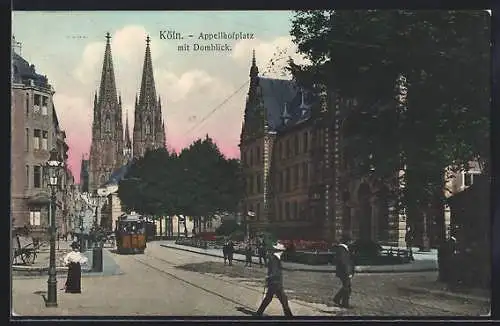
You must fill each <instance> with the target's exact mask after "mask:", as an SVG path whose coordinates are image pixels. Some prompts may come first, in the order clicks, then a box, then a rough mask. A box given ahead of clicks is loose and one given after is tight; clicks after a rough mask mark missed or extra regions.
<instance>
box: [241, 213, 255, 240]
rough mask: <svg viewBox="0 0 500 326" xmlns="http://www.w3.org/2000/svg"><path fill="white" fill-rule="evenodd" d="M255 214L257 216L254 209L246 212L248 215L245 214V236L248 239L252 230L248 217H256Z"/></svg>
mask: <svg viewBox="0 0 500 326" xmlns="http://www.w3.org/2000/svg"><path fill="white" fill-rule="evenodd" d="M255 216H256V214H255V212H253V211H248V212H247V213H246V216H245V226H244V227H245V237H246V238H247V239H248V237H249V236H250V234H249V233H250V232H249V231H250V226H249V223H248V217H255Z"/></svg>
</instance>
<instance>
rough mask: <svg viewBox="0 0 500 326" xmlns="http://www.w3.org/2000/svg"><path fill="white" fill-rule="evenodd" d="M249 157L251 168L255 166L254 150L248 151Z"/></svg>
mask: <svg viewBox="0 0 500 326" xmlns="http://www.w3.org/2000/svg"><path fill="white" fill-rule="evenodd" d="M248 156H249V157H250V164H249V166H253V153H252V149H250V150H249V151H248Z"/></svg>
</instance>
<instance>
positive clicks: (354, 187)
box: [240, 54, 406, 246]
mask: <svg viewBox="0 0 500 326" xmlns="http://www.w3.org/2000/svg"><path fill="white" fill-rule="evenodd" d="M361 108H362V106H361V105H360V104H358V103H357V101H356V99H348V98H340V97H339V96H338V94H337V93H336V92H335V91H333V90H327V89H323V90H322V91H320V92H319V93H318V92H317V91H316V94H313V93H312V92H310V91H308V90H305V89H301V88H300V87H298V86H297V85H296V84H295V83H294V82H293V81H289V80H280V79H271V78H263V77H259V70H258V67H257V64H256V60H255V54H254V56H253V58H252V65H251V68H250V87H249V92H248V97H247V101H246V106H245V115H244V121H243V126H242V132H241V137H240V154H241V161H242V165H243V169H244V178H245V183H246V196H245V198H244V200H243V202H242V203H241V212H242V214H243V215H244V216H246V221H247V224H248V226H249V231H250V233H251V234H252V233H255V232H256V231H264V230H266V231H271V232H272V233H274V234H275V235H276V236H278V237H281V238H298V239H325V240H329V241H335V240H337V241H338V240H340V239H342V238H343V237H345V236H348V237H350V238H352V239H364V240H376V241H379V242H382V243H387V244H391V245H399V246H404V245H405V243H404V236H405V230H406V217H405V216H404V215H402V214H401V213H400V211H399V210H398V209H397V204H398V200H397V198H394V196H391V195H390V194H391V193H394V190H395V189H397V188H399V187H402V186H403V185H401V184H400V183H399V180H398V178H397V172H395V176H394V180H376V179H375V178H374V177H373V176H372V175H371V174H370V173H367V174H366V175H364V176H359V175H354V174H353V173H352V165H351V164H352V163H353V162H351V161H350V155H349V152H348V150H347V148H348V147H346V146H344V145H345V144H346V142H348V141H349V139H348V138H349V137H350V136H349V133H348V126H349V123H350V122H349V119H351V120H352V119H353V118H352V116H353V115H351V112H354V111H356V110H361ZM348 113H349V114H348Z"/></svg>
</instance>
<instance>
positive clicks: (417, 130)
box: [290, 10, 490, 234]
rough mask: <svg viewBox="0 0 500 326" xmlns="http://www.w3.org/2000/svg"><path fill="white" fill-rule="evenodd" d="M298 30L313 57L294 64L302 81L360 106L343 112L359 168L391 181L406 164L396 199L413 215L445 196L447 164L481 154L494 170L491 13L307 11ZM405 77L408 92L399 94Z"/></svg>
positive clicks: (297, 38)
mask: <svg viewBox="0 0 500 326" xmlns="http://www.w3.org/2000/svg"><path fill="white" fill-rule="evenodd" d="M291 34H292V37H293V41H294V42H295V43H296V44H297V45H298V48H299V52H301V53H302V54H304V55H305V56H306V57H307V58H308V59H309V60H310V61H311V64H310V65H304V66H299V65H296V64H294V63H293V62H291V63H290V70H291V71H292V73H293V75H294V77H295V78H296V79H297V80H298V81H299V82H300V83H303V84H306V85H309V86H316V85H317V84H324V85H327V86H328V87H329V88H330V89H336V90H337V91H338V94H339V96H340V97H341V98H356V99H357V100H358V102H359V106H358V108H357V109H350V110H349V111H347V112H346V113H345V116H344V120H345V121H344V122H345V124H346V125H345V128H346V133H347V135H346V136H348V137H347V141H346V142H345V143H346V152H349V153H350V156H351V158H352V160H351V162H350V163H351V164H350V165H351V168H353V169H354V171H355V172H357V173H358V174H366V173H368V172H370V173H373V174H374V175H375V176H378V177H379V178H381V179H386V178H387V177H388V176H389V175H391V174H392V175H394V173H395V171H398V170H399V169H400V168H402V167H403V166H405V167H406V170H407V173H406V175H405V176H404V178H405V180H404V181H405V182H406V184H407V187H406V190H405V191H404V192H402V193H399V194H398V196H400V198H401V199H402V207H401V208H405V209H406V208H407V209H408V210H409V212H408V213H409V214H410V211H413V212H416V211H420V210H425V208H426V207H427V205H428V203H429V202H430V201H431V200H432V198H435V196H436V194H439V196H441V198H440V200H443V199H444V198H443V197H442V193H443V192H442V179H443V175H442V171H443V170H444V169H445V168H448V167H450V168H451V170H453V171H458V170H461V169H464V168H466V165H468V163H469V162H470V161H471V160H476V159H477V160H479V161H480V162H481V165H482V166H483V171H484V172H485V173H489V169H488V165H489V161H490V153H489V99H490V97H489V93H490V88H489V85H490V78H489V67H490V64H489V61H490V60H489V55H490V41H489V38H490V16H489V15H488V14H487V13H486V12H485V11H467V12H465V11H463V12H462V11H409V10H392V11H388V10H365V11H358V10H355V11H305V12H303V11H299V12H297V13H296V15H295V18H294V20H293V27H292V30H291ZM400 76H404V77H405V79H406V82H405V83H404V84H405V85H404V86H405V87H404V88H406V95H405V96H400V97H395V95H396V94H395V90H394V87H395V81H396V80H397V79H398V77H400ZM369 167H373V168H374V170H373V171H370V170H371V169H370V168H369ZM441 224H442V223H441ZM441 234H444V230H442V231H441Z"/></svg>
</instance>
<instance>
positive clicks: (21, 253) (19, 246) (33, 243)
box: [11, 227, 42, 265]
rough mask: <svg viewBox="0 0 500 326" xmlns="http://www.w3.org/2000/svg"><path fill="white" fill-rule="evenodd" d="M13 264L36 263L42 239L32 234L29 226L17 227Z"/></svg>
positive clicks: (14, 236)
mask: <svg viewBox="0 0 500 326" xmlns="http://www.w3.org/2000/svg"><path fill="white" fill-rule="evenodd" d="M12 240H13V241H12V261H11V264H12V265H19V264H21V263H23V264H24V265H32V264H34V263H35V260H36V257H37V254H38V252H39V251H40V247H41V246H42V241H41V240H40V238H38V237H34V236H32V235H31V234H30V230H29V229H28V228H27V227H22V228H17V229H15V230H14V232H13V239H12Z"/></svg>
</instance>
